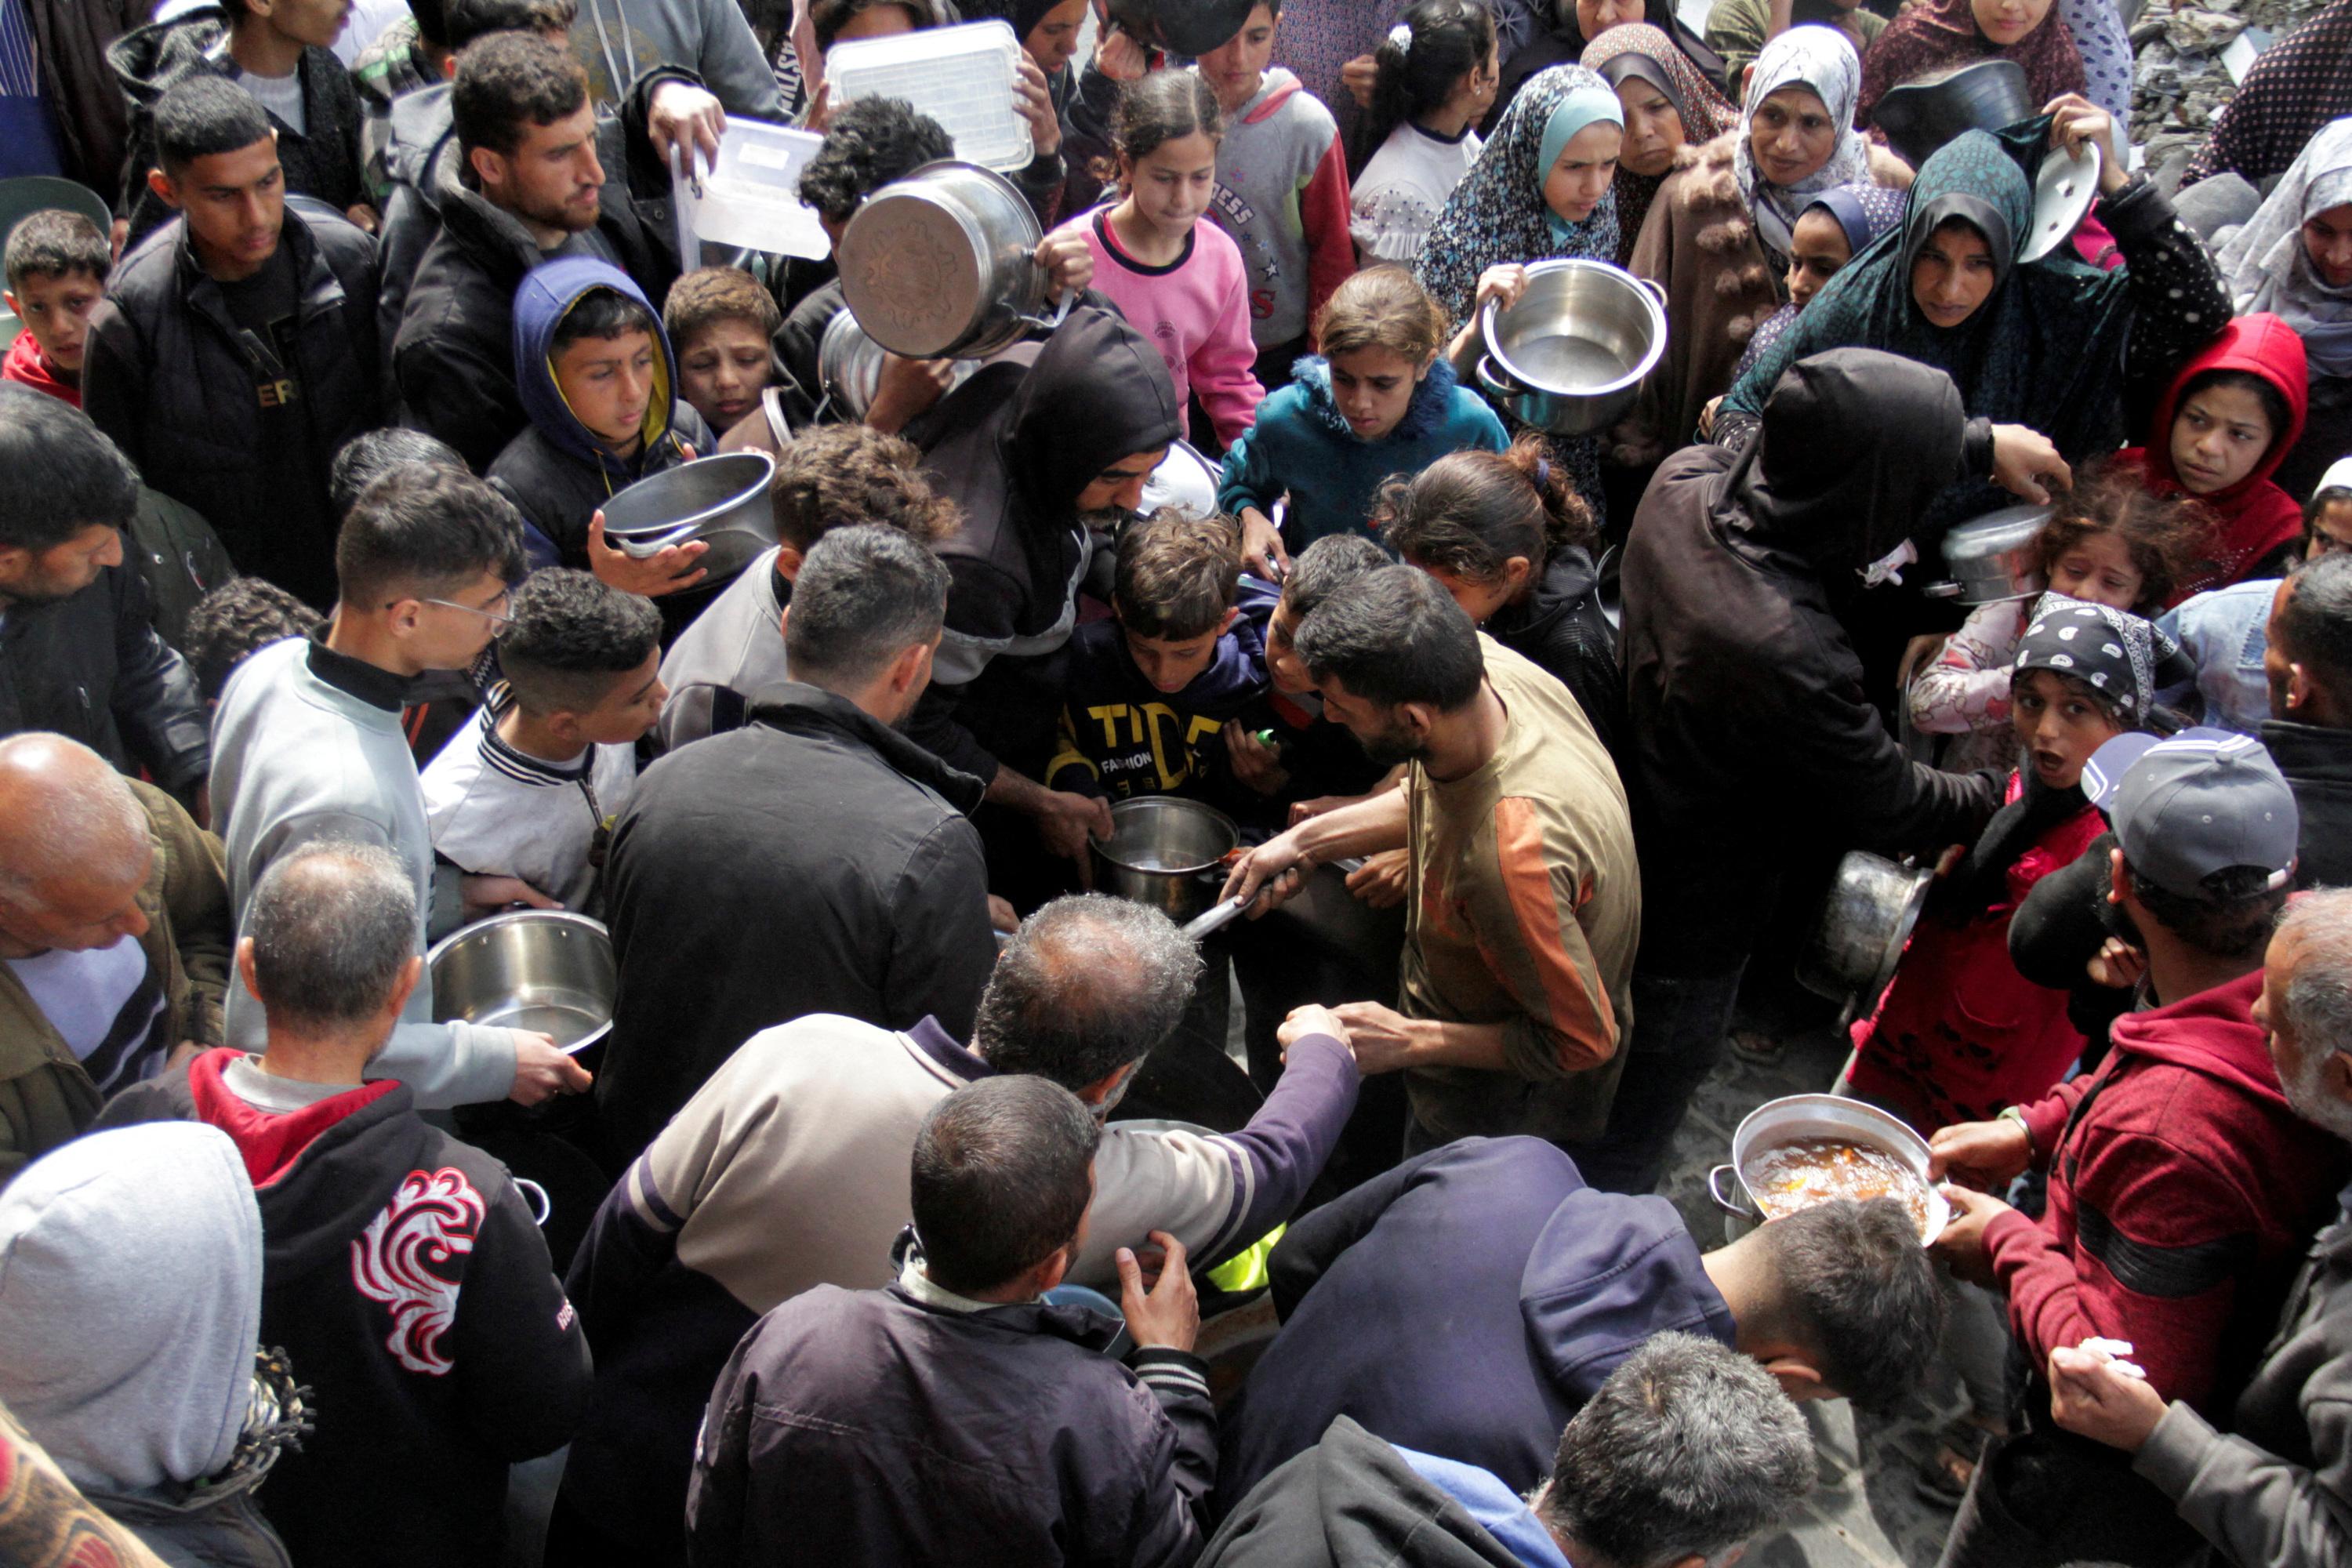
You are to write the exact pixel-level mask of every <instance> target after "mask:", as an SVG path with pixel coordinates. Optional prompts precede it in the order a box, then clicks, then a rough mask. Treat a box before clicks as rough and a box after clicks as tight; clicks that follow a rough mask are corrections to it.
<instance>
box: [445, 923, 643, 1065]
mask: <svg viewBox="0 0 2352 1568" xmlns="http://www.w3.org/2000/svg"><path fill="white" fill-rule="evenodd" d="M425 967H426V970H427V971H428V973H431V975H432V977H433V1021H434V1022H435V1023H436V1024H446V1023H453V1022H462V1023H467V1024H479V1025H481V1026H484V1027H486V1028H496V1029H530V1030H535V1031H537V1032H538V1033H540V1034H543V1035H551V1036H553V1037H554V1039H555V1043H556V1044H557V1045H558V1046H560V1047H562V1048H563V1049H564V1050H567V1051H571V1052H572V1053H574V1054H577V1053H578V1052H580V1051H583V1050H585V1049H587V1048H588V1047H590V1046H593V1045H594V1044H595V1043H596V1042H597V1041H599V1040H601V1039H603V1038H604V1036H605V1034H606V1032H607V1031H609V1030H610V1029H611V1028H612V1026H613V998H614V994H615V993H616V992H617V991H618V989H619V984H620V983H619V978H618V971H617V970H616V968H615V967H614V962H613V939H612V936H611V935H610V933H608V932H607V931H605V930H604V926H603V924H602V923H600V922H598V921H592V920H590V919H589V918H588V917H587V916H586V915H575V914H573V913H572V912H571V911H570V910H515V911H513V912H512V913H510V914H503V915H493V916H491V917H490V918H489V919H488V920H486V921H476V922H475V923H474V924H472V925H469V926H467V927H465V928H464V929H463V930H460V931H456V932H453V933H452V934H450V935H448V936H446V937H444V938H442V939H441V941H439V942H436V943H435V944H434V945H433V949H432V951H431V952H427V953H426V954H425Z"/></svg>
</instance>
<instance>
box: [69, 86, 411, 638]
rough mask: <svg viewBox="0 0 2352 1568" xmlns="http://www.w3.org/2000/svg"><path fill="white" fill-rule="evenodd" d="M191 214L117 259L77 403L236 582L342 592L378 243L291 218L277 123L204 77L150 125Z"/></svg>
mask: <svg viewBox="0 0 2352 1568" xmlns="http://www.w3.org/2000/svg"><path fill="white" fill-rule="evenodd" d="M151 120H152V138H153V144H154V146H155V149H156V153H157V155H158V157H159V158H160V159H161V164H160V166H159V167H157V168H154V169H152V170H150V171H148V174H147V178H148V181H149V184H150V185H151V186H152V189H153V190H154V192H155V195H157V197H158V198H159V199H161V200H162V201H163V202H164V203H165V204H166V205H168V206H169V207H170V208H171V209H172V210H173V211H175V212H177V213H178V214H179V215H180V216H177V217H176V218H174V219H173V220H172V221H171V222H170V223H168V224H166V225H164V226H163V227H162V228H160V229H158V230H157V231H156V232H155V233H154V234H153V235H152V236H151V237H149V238H148V240H147V241H146V243H144V244H142V245H141V246H140V247H138V248H137V249H135V250H133V251H131V253H130V254H129V255H127V256H125V257H124V258H122V265H121V268H118V269H117V271H116V272H115V275H114V278H113V279H112V281H111V282H110V283H109V284H108V285H107V293H106V300H105V302H104V303H103V304H101V305H100V307H99V308H98V310H97V311H96V312H95V313H94V314H93V315H92V317H91V319H90V330H89V350H88V354H87V360H86V363H85V366H84V370H83V381H82V395H83V398H84V399H85V402H86V405H87V407H88V408H89V416H90V417H91V418H92V419H95V420H96V421H97V422H98V426H99V428H100V429H101V430H104V431H105V432H106V433H107V434H108V435H109V436H111V437H114V441H115V444H116V445H117V446H119V447H121V448H122V450H123V453H124V455H125V456H127V457H128V458H130V459H131V462H132V463H134V464H136V465H137V466H138V468H139V470H140V472H142V474H145V475H146V476H148V479H149V480H150V482H151V483H152V484H153V485H154V486H155V488H156V489H160V490H162V491H163V493H164V494H166V495H168V496H171V497H172V498H173V500H180V501H184V502H185V503H186V504H187V505H189V506H192V507H194V509H195V510H197V511H198V512H200V513H202V514H203V515H204V516H205V518H207V519H208V520H210V521H212V522H213V523H214V525H215V527H216V528H217V529H218V530H219V531H220V536H221V542H222V543H224V544H226V546H228V552H229V555H230V558H231V559H232V560H234V561H235V562H236V564H237V567H238V569H239V570H241V571H245V572H249V573H252V574H255V575H257V576H262V577H267V578H268V579H269V580H270V581H271V582H273V583H276V584H278V586H280V587H282V588H287V589H289V590H291V591H292V592H294V593H296V594H299V595H301V596H302V597H303V598H305V599H307V600H309V601H310V602H311V603H312V604H314V605H327V604H331V603H332V602H333V600H334V594H335V574H334V552H335V522H336V517H335V511H334V508H333V504H332V502H331V499H330V497H329V493H328V487H327V473H328V468H329V465H330V463H331V461H332V459H333V458H334V454H335V451H336V449H337V448H338V447H341V445H342V444H343V443H344V442H345V441H347V440H349V439H351V438H352V437H354V436H356V435H358V434H359V433H360V432H361V431H362V430H365V429H368V428H369V427H370V426H373V425H374V424H375V423H376V419H377V414H378V406H379V389H380V386H381V376H380V374H379V372H378V368H377V358H376V334H375V282H376V270H375V246H374V244H373V241H371V240H370V239H369V238H368V237H367V236H366V235H364V234H362V233H361V232H360V231H359V230H358V229H356V228H353V227H352V226H351V225H349V224H347V223H344V222H343V221H341V219H340V218H336V217H332V216H313V215H312V214H310V213H308V212H305V211H303V210H302V209H301V208H299V207H296V208H292V209H289V207H288V206H287V205H286V179H285V171H284V170H283V168H282V167H281V166H280V164H279V162H278V138H277V136H276V134H275V133H273V132H271V130H270V128H269V121H268V116H267V115H265V114H263V113H262V111H261V106H260V105H259V104H257V103H256V102H255V101H254V100H252V99H251V98H250V97H248V96H247V94H246V93H245V92H244V91H243V90H242V89H238V88H237V87H236V86H234V85H232V84H231V83H229V82H226V81H224V80H222V79H220V78H218V77H216V76H208V75H202V74H199V75H194V76H191V77H190V78H188V79H186V80H184V81H183V82H181V83H180V84H179V85H178V86H177V87H174V88H173V89H171V90H170V91H169V92H167V93H165V94H163V97H162V99H161V100H158V101H157V102H156V104H155V106H154V110H153V112H152V116H151Z"/></svg>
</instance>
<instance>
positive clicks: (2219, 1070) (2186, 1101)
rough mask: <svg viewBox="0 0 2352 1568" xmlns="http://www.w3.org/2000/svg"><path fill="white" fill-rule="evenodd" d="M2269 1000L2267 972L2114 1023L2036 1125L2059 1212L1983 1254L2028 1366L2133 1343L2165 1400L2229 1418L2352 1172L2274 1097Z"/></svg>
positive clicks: (1994, 1242) (2004, 1226) (2339, 1145)
mask: <svg viewBox="0 0 2352 1568" xmlns="http://www.w3.org/2000/svg"><path fill="white" fill-rule="evenodd" d="M2262 986H2263V976H2262V972H2261V971H2260V970H2256V971H2255V972H2254V973H2251V974H2248V975H2246V976H2245V977H2244V978H2243V979H2241V980H2235V981H2232V982H2231V983H2230V984H2227V985H2221V986H2216V987H2214V988H2213V989H2212V990H2210V991H2202V992H2200V993H2198V994H2196V995H2194V996H2191V997H2189V998H2188V999H2187V1000H2185V1001H2181V1002H2178V1003H2175V1004H2173V1005H2171V1006H2168V1007H2158V1008H2154V1009H2152V1010H2150V1011H2148V1012H2145V1013H2135V1014H2132V1015H2130V1016H2126V1017H2124V1018H2121V1019H2118V1020H2117V1021H2116V1025H2115V1027H2114V1029H2113V1030H2112V1032H2111V1035H2112V1038H2113V1041H2114V1049H2113V1050H2112V1051H2111V1052H2110V1053H2109V1055H2108V1057H2107V1059H2106V1061H2105V1063H2103V1064H2102V1065H2101V1066H2100V1068H2099V1070H2098V1071H2097V1072H2095V1073H2092V1074H2088V1075H2086V1076H2084V1077H2083V1078H2078V1079H2074V1081H2072V1082H2071V1083H2066V1084H2062V1085H2060V1086H2059V1088H2058V1089H2057V1090H2056V1091H2055V1092H2053V1093H2052V1094H2050V1095H2049V1096H2047V1097H2045V1098H2044V1099H2042V1100H2040V1101H2038V1102H2036V1103H2035V1104H2033V1105H2032V1106H2029V1107H2027V1108H2026V1109H2025V1110H2024V1116H2025V1126H2026V1131H2028V1132H2029V1133H2031V1134H2032V1139H2033V1149H2034V1158H2035V1161H2036V1163H2046V1165H2047V1167H2048V1169H2049V1172H2050V1206H2049V1209H2048V1211H2047V1212H2046V1213H2045V1214H2044V1215H2042V1220H2041V1223H2040V1224H2038V1225H2037V1224H2036V1223H2034V1222H2033V1221H2032V1220H2030V1219H2028V1218H2026V1217H2025V1216H2024V1215H2021V1214H2015V1213H2011V1214H2004V1215H2000V1217H1998V1218H1997V1219H1995V1220H1994V1221H1993V1222H1992V1224H1991V1225H1990V1226H1988V1227H1987V1228H1986V1231H1985V1246H1986V1249H1987V1251H1988V1252H1989V1253H1990V1257H1991V1259H1992V1266H1993V1271H1994V1273H1995V1274H1996V1275H1997V1276H1998V1277H1999V1279H2000V1285H2001V1288H2002V1289H2005V1290H2007V1291H2008V1292H2009V1317H2010V1328H2011V1331H2013V1332H2014V1333H2015V1334H2016V1335H2017V1339H2018V1342H2019V1344H2020V1345H2021V1347H2022V1348H2023V1349H2024V1351H2025V1353H2026V1357H2027V1359H2028V1361H2029V1362H2031V1363H2032V1364H2034V1365H2036V1366H2039V1365H2041V1364H2042V1363H2044V1362H2046V1361H2047V1360H2048V1359H2049V1355H2050V1352H2051V1351H2052V1350H2053V1348H2054V1347H2056V1346H2058V1345H2074V1344H2079V1343H2081V1342H2083V1341H2084V1340H2085V1339H2087V1338H2089V1337H2090V1336H2092V1335H2094V1334H2096V1335H2101V1336H2104V1337H2105V1338H2109V1339H2119V1340H2128V1341H2129V1342H2131V1344H2132V1346H2133V1349H2134V1353H2133V1356H2132V1359H2133V1360H2134V1361H2136V1362H2137V1363H2139V1364H2140V1365H2141V1366H2143V1367H2145V1368H2146V1369H2147V1375H2148V1381H2149V1382H2150V1383H2151V1384H2154V1385H2155V1386H2156V1389H2157V1392H2158V1393H2159V1394H2163V1395H2164V1396H2165V1397H2166V1398H2168V1399H2181V1400H2186V1401H2187V1402H2188V1403H2189V1404H2190V1405H2194V1406H2196V1407H2197V1408H2198V1409H2199V1410H2200V1411H2202V1412H2203V1413H2205V1414H2206V1415H2209V1416H2212V1415H2226V1414H2227V1412H2228V1410H2229V1408H2230V1403H2231V1400H2232V1399H2233V1398H2234V1397H2235V1396H2236V1394H2237V1392H2238V1389H2239V1386H2240V1385H2241V1384H2242V1383H2243V1382H2244V1381H2245V1379H2246V1377H2247V1375H2248V1374H2249V1373H2251V1372H2252V1368H2253V1364H2254V1363H2255V1361H2256V1360H2257V1359H2258V1358H2259V1356H2260V1354H2261V1352H2262V1347H2263V1344H2264V1343H2265V1342H2267V1341H2268V1339H2269V1338H2270V1334H2271V1330H2272V1329H2273V1326H2274V1325H2275V1324H2276V1322H2277V1320H2278V1312H2279V1307H2280V1304H2281V1303H2282V1302H2283V1301H2284V1299H2285V1296H2286V1290H2287V1287H2288V1285H2289V1283H2290V1282H2291V1281H2292V1279H2293V1278H2294V1269H2295V1266H2296V1264H2297V1262H2298V1261H2299V1260H2300V1259H2301V1258H2302V1256H2303V1249H2304V1245H2305V1242H2306V1241H2307V1240H2308V1239H2309V1238H2310V1237H2311V1236H2312V1235H2313V1234H2314V1233H2315V1231H2316V1230H2317V1229H2318V1228H2319V1226H2320V1225H2321V1224H2322V1223H2324V1222H2325V1221H2326V1219H2328V1218H2329V1217H2330V1216H2331V1215H2334V1213H2335V1210H2336V1192H2337V1190H2338V1189H2339V1188H2341V1187H2342V1186H2343V1185H2344V1182H2345V1178H2346V1174H2347V1149H2346V1146H2345V1144H2344V1143H2343V1142H2342V1141H2341V1140H2339V1139H2337V1138H2336V1137H2335V1136H2334V1135H2332V1134H2330V1133H2328V1132H2326V1131H2321V1130H2320V1129H2319V1128H2317V1127H2315V1126H2314V1125H2312V1124H2311V1123H2310V1122H2308V1121H2304V1120H2303V1119H2302V1118H2301V1117H2299V1116H2297V1115H2296V1114H2295V1113H2294V1111H2293V1110H2290V1109H2288V1107H2287V1103H2286V1098H2285V1096H2284V1095H2283V1094H2282V1093H2281V1092H2280V1090H2279V1085H2278V1075H2277V1073H2276V1071H2275V1070H2274V1069H2273V1068H2272V1066H2271V1058H2270V1052H2269V1049H2268V1047H2266V1046H2265V1044H2264V1041H2263V1031H2262V1030H2261V1029H2260V1028H2258V1027H2256V1026H2255V1025H2254V1022H2253V1018H2252V1008H2253V1005H2254V998H2255V997H2257V996H2259V995H2260V994H2262ZM2053 1154H2054V1158H2053Z"/></svg>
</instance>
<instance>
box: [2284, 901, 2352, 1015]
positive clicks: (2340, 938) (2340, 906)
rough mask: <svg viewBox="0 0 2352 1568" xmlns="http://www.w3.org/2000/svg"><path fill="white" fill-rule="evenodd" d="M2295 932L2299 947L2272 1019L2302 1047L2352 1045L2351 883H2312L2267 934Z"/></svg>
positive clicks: (2288, 935) (2285, 935)
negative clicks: (2318, 885) (2314, 885)
mask: <svg viewBox="0 0 2352 1568" xmlns="http://www.w3.org/2000/svg"><path fill="white" fill-rule="evenodd" d="M2290 936H2292V937H2294V939H2295V940H2296V941H2298V942H2301V943H2302V944H2303V952H2302V954H2301V957H2300V960H2299V962H2297V963H2296V964H2295V966H2294V973H2292V974H2290V975H2288V976H2287V981H2286V984H2285V985H2284V986H2282V987H2281V988H2280V992H2279V1000H2280V1003H2281V1007H2280V1011H2281V1012H2282V1013H2283V1014H2284V1015H2285V1016H2284V1017H2281V1018H2277V1019H2274V1020H2273V1023H2274V1024H2276V1025H2281V1026H2284V1027H2285V1029H2286V1030H2287V1032H2288V1033H2289V1034H2292V1035H2293V1036H2294V1037H2295V1038H2296V1039H2297V1040H2299V1041H2302V1042H2304V1045H2305V1050H2306V1051H2308V1050H2309V1049H2310V1048H2311V1047H2314V1046H2318V1045H2324V1046H2326V1047H2327V1049H2329V1050H2331V1051H2352V888H2315V889H2313V890H2311V891H2310V892H2307V893H2305V894H2304V895H2303V896H2302V897H2301V898H2298V899H2295V900H2293V901H2292V902H2290V903H2289V904H2288V905H2287V907H2286V916H2285V918H2284V919H2283V920H2281V921H2279V926H2278V934H2277V935H2276V936H2275V937H2274V938H2273V939H2272V940H2273V941H2275V942H2284V941H2285V940H2286V939H2287V938H2288V937H2290Z"/></svg>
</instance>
